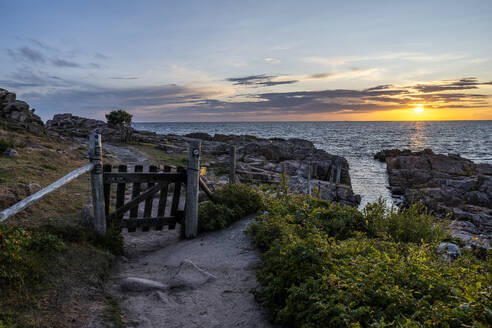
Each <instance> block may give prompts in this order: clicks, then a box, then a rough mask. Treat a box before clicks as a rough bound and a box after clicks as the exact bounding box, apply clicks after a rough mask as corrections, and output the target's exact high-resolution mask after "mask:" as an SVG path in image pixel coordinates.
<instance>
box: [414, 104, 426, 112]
mask: <svg viewBox="0 0 492 328" xmlns="http://www.w3.org/2000/svg"><path fill="white" fill-rule="evenodd" d="M413 111H414V112H415V113H417V114H420V113H423V112H424V106H423V105H421V104H419V105H417V107H415V108H414V109H413Z"/></svg>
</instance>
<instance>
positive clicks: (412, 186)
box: [375, 149, 492, 244]
mask: <svg viewBox="0 0 492 328" xmlns="http://www.w3.org/2000/svg"><path fill="white" fill-rule="evenodd" d="M375 158H376V159H378V160H380V159H383V158H384V161H385V162H386V166H387V172H388V178H389V179H388V180H389V184H390V188H391V191H392V193H393V195H395V196H396V195H401V196H402V198H403V205H405V206H408V205H409V204H410V203H411V202H416V201H422V202H423V203H424V204H425V205H426V206H427V208H429V209H430V210H432V212H433V213H434V214H435V215H437V216H440V217H444V216H446V215H451V216H452V218H453V219H455V220H460V221H465V222H467V224H462V225H453V226H452V227H453V233H454V234H455V235H460V236H462V235H463V233H465V234H472V235H473V236H472V237H471V238H467V239H469V240H477V244H478V243H483V242H484V241H486V242H488V241H487V240H484V238H485V239H490V238H491V237H492V164H484V163H482V164H475V163H473V162H472V161H471V160H469V159H466V158H462V157H460V156H459V155H457V154H449V155H442V154H435V153H434V152H433V151H432V150H430V149H426V150H424V151H420V152H411V151H409V150H404V151H399V150H395V149H392V150H383V151H381V152H378V153H377V154H376V155H375ZM458 230H460V231H458ZM477 238H478V239H477Z"/></svg>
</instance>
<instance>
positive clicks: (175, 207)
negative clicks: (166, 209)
mask: <svg viewBox="0 0 492 328" xmlns="http://www.w3.org/2000/svg"><path fill="white" fill-rule="evenodd" d="M182 172H184V169H183V168H182V167H178V173H182ZM180 197H181V182H179V181H178V182H175V183H174V192H173V200H172V203H171V216H176V213H177V212H178V207H179V199H180ZM174 228H176V225H175V224H173V225H171V224H170V225H169V229H174Z"/></svg>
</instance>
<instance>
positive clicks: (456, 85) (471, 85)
mask: <svg viewBox="0 0 492 328" xmlns="http://www.w3.org/2000/svg"><path fill="white" fill-rule="evenodd" d="M480 85H492V81H488V82H479V81H478V80H477V79H476V78H474V77H470V78H463V79H460V80H456V81H449V82H444V83H443V82H438V83H434V84H418V85H416V86H414V87H413V88H414V89H416V90H418V91H419V92H440V91H449V90H466V89H477V88H478V86H480Z"/></svg>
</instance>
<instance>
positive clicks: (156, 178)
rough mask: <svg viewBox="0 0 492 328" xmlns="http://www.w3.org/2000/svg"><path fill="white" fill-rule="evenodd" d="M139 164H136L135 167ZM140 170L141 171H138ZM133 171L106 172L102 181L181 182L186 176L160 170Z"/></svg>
mask: <svg viewBox="0 0 492 328" xmlns="http://www.w3.org/2000/svg"><path fill="white" fill-rule="evenodd" d="M138 166H141V165H137V166H136V167H138ZM140 172H141V171H140ZM140 172H135V173H131V174H129V173H117V172H112V173H107V174H105V175H104V183H162V182H169V183H172V182H176V181H181V182H183V181H184V180H185V179H186V176H185V175H183V174H178V173H168V172H165V173H162V172H141V173H140Z"/></svg>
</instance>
